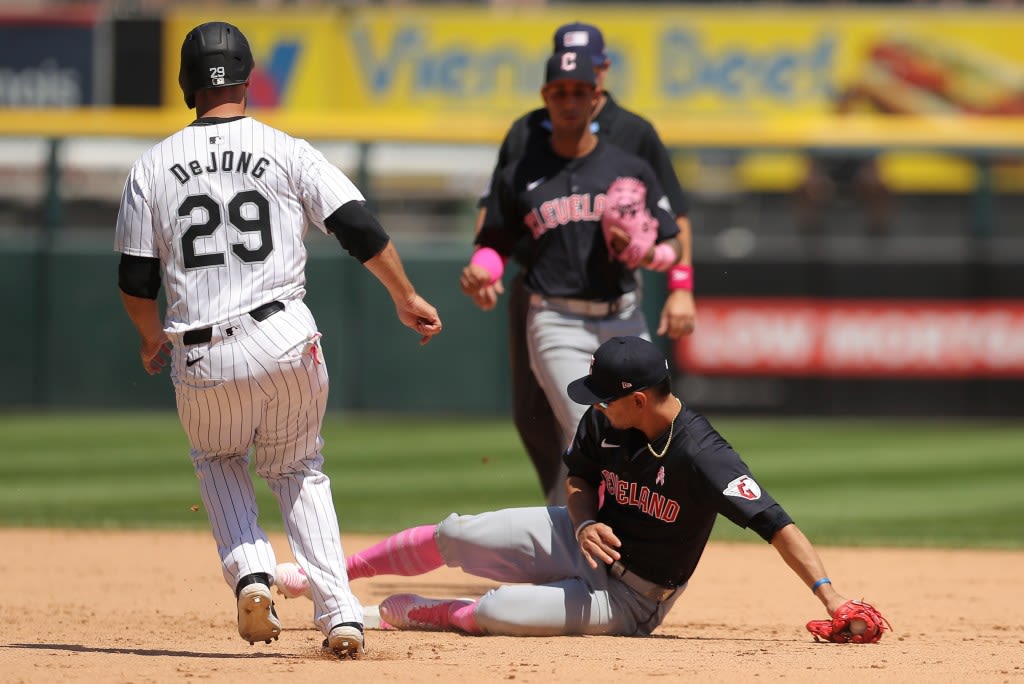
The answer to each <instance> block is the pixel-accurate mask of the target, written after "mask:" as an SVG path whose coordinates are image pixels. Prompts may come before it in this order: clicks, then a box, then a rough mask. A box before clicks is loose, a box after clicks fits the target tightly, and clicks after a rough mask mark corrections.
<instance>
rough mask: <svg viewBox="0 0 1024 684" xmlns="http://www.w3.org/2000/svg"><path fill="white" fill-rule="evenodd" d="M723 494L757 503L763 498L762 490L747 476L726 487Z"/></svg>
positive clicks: (741, 476)
mask: <svg viewBox="0 0 1024 684" xmlns="http://www.w3.org/2000/svg"><path fill="white" fill-rule="evenodd" d="M722 493H723V494H725V495H726V496H735V497H738V498H740V499H747V500H748V501H757V500H758V499H760V498H761V488H760V487H758V486H757V483H756V482H754V479H753V478H751V477H747V476H746V475H740V476H739V477H737V478H736V479H735V480H733V481H732V482H730V483H729V484H728V485H726V487H725V489H724V490H722Z"/></svg>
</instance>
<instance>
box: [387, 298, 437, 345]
mask: <svg viewBox="0 0 1024 684" xmlns="http://www.w3.org/2000/svg"><path fill="white" fill-rule="evenodd" d="M395 311H396V312H397V313H398V320H400V321H402V324H403V325H404V326H405V327H407V328H410V329H411V330H413V331H415V332H417V333H419V335H420V344H421V345H424V344H426V343H427V342H430V339H431V338H432V337H433V336H434V335H436V334H438V333H439V332H441V328H442V325H441V318H440V317H439V316H438V315H437V309H435V308H434V307H433V306H431V305H430V303H429V302H427V300H425V299H423V297H420V296H419V295H413V296H412V297H411V298H410V299H408V300H407V301H405V302H403V303H401V304H398V303H396V305H395Z"/></svg>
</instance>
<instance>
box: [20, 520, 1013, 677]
mask: <svg viewBox="0 0 1024 684" xmlns="http://www.w3.org/2000/svg"><path fill="white" fill-rule="evenodd" d="M272 541H273V542H274V545H275V549H276V550H277V553H278V554H279V560H280V561H285V560H291V554H290V552H289V551H288V547H287V544H286V543H285V541H284V539H283V537H281V536H280V535H273V536H272ZM374 541H376V539H374V538H370V537H365V536H357V535H347V536H346V537H345V545H346V551H348V552H353V551H357V550H359V549H362V548H365V547H366V546H369V545H370V544H372V543H373V542H374ZM819 551H820V552H821V555H822V557H823V559H824V561H825V565H826V567H827V568H828V569H829V574H830V575H831V577H832V578H833V579H834V580H835V583H836V588H837V589H838V590H839V591H840V592H841V593H843V594H844V595H846V596H848V597H849V598H862V597H863V598H865V599H867V600H868V601H869V602H871V603H873V604H875V605H876V606H877V607H878V608H879V609H881V610H882V612H883V613H884V614H885V615H886V616H887V617H888V618H889V619H890V621H891V622H892V625H893V628H894V630H895V631H894V632H892V633H887V634H886V635H885V637H884V638H883V639H882V641H881V643H879V644H875V645H859V646H858V645H837V644H820V643H815V642H814V641H813V639H812V638H811V636H810V635H809V634H808V633H807V632H806V631H805V629H804V623H805V622H806V621H807V620H809V619H817V618H821V617H824V611H823V609H822V607H821V604H820V603H819V602H818V601H817V599H815V598H813V597H812V596H811V594H810V593H809V592H808V591H807V588H806V587H804V586H803V585H802V584H801V583H800V582H799V581H798V580H797V579H796V577H795V576H794V575H793V574H792V573H791V572H790V571H789V569H788V568H787V567H786V566H785V565H784V563H783V562H782V561H781V559H779V558H778V556H777V554H776V553H775V551H774V550H773V549H772V548H771V547H770V546H768V545H766V544H762V543H752V544H723V543H712V544H711V546H710V547H709V548H708V550H707V553H706V554H705V556H704V559H703V560H702V562H701V565H700V567H699V568H698V570H697V573H696V575H695V576H694V578H693V581H692V582H691V584H690V587H689V588H688V589H687V591H686V593H685V594H684V595H683V597H682V598H680V599H679V602H678V603H677V604H676V606H675V608H674V609H673V612H672V613H671V614H670V615H669V617H668V620H667V621H666V622H665V624H664V625H662V627H661V628H660V629H658V630H657V631H656V632H655V634H654V636H652V637H648V638H623V637H558V638H550V639H545V638H510V637H467V636H462V635H459V634H454V633H431V632H399V631H370V632H368V646H369V648H370V652H369V653H368V655H367V657H366V658H364V659H363V660H360V661H347V662H340V661H338V660H336V659H333V658H327V657H325V656H323V655H321V653H320V643H321V640H322V636H321V634H320V633H319V632H318V631H317V630H316V629H315V628H313V626H312V624H311V622H310V618H311V615H312V604H311V603H310V602H309V601H307V600H305V599H294V600H291V601H286V600H283V599H281V600H279V601H278V612H279V614H280V616H281V619H282V622H283V623H284V626H285V629H284V632H283V633H282V635H281V639H280V640H279V641H277V642H274V643H273V644H272V645H269V646H267V645H263V644H257V645H255V646H250V645H249V644H247V643H245V642H243V641H242V640H241V639H240V638H239V637H238V633H237V631H236V626H235V606H234V600H233V598H232V595H231V591H230V590H229V589H228V588H227V586H226V585H225V584H224V581H223V579H222V578H221V574H220V569H219V565H218V563H217V559H216V552H215V548H214V543H213V540H212V537H210V535H209V534H207V533H205V532H135V531H133V532H103V531H63V530H41V529H33V530H20V529H0V569H2V571H3V577H4V589H3V598H2V600H0V680H2V681H4V682H12V683H17V682H90V683H93V682H132V683H148V682H183V681H203V682H206V681H209V682H246V683H247V684H254V683H256V682H260V683H261V684H262V683H263V682H287V684H305V683H307V682H310V683H312V682H315V683H316V684H324V683H329V682H335V681H337V682H343V681H349V682H384V681H390V682H450V681H456V680H461V682H462V683H463V684H475V683H477V682H528V683H535V682H536V683H540V682H556V681H557V682H560V683H561V682H587V683H588V684H593V683H596V682H617V683H620V684H621V683H624V682H637V681H640V682H646V681H658V682H681V681H692V682H733V683H735V682H755V681H756V682H764V681H777V680H779V681H786V682H821V681H859V682H1024V611H1022V610H1021V607H1022V605H1024V580H1022V578H1024V552H1017V551H1014V552H1010V551H960V550H907V549H845V548H832V547H819ZM493 586H495V585H494V584H493V583H491V582H489V581H486V580H481V579H478V578H474V577H471V576H469V575H466V574H464V573H462V572H461V571H459V570H454V569H450V568H442V569H440V570H437V571H434V572H433V573H430V574H428V575H422V576H419V577H409V578H402V577H375V578H370V579H366V580H359V581H357V582H354V583H353V588H354V590H355V592H356V594H357V595H358V596H359V598H360V600H362V601H363V602H364V604H373V603H376V602H378V601H379V600H380V599H382V598H383V597H384V596H386V595H388V594H390V593H394V592H399V591H413V592H416V593H420V594H426V595H430V596H477V595H479V594H482V593H484V592H485V591H487V590H488V589H489V588H491V587H493Z"/></svg>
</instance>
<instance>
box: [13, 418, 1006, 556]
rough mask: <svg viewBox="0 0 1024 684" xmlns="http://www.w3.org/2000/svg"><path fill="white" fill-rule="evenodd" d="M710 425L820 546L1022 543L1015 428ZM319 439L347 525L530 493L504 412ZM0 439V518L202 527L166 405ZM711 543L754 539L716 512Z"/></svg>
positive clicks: (865, 423) (18, 426)
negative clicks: (164, 409)
mask: <svg viewBox="0 0 1024 684" xmlns="http://www.w3.org/2000/svg"><path fill="white" fill-rule="evenodd" d="M712 418H713V419H714V417H712ZM714 420H715V423H716V426H717V427H718V428H719V430H720V431H721V432H722V433H723V434H724V435H725V436H726V438H727V439H729V440H730V442H731V443H732V444H733V446H735V447H736V449H737V450H738V451H739V452H740V454H742V455H743V457H744V460H746V462H747V463H748V464H749V465H750V467H751V469H752V470H753V472H754V474H755V476H756V477H757V479H758V481H759V483H760V484H761V486H762V487H763V488H765V489H766V490H767V491H769V492H770V493H771V494H772V495H774V496H775V497H776V498H777V499H778V500H779V501H780V502H782V504H783V505H784V507H785V508H786V509H787V511H789V513H790V515H792V516H793V518H794V519H795V520H796V521H797V522H798V523H799V524H800V526H801V528H802V529H803V530H804V531H805V532H806V533H807V534H808V535H809V536H810V537H811V539H812V540H813V541H814V542H815V543H816V544H818V545H833V544H851V545H890V546H937V547H976V548H1024V528H1022V526H1021V521H1022V520H1024V425H1022V424H1020V423H1012V422H1008V421H1006V422H997V421H991V422H979V421H970V422H968V421H948V420H947V421H924V420H915V421H903V420H866V419H864V420H810V419H802V420H797V419H772V420H767V419H759V420H751V419H739V418H720V419H714ZM323 434H324V439H325V441H326V447H325V455H326V458H327V464H326V471H327V473H328V475H330V477H331V481H332V485H333V489H334V497H335V504H336V506H337V509H338V514H339V520H340V522H341V527H342V531H343V532H367V533H375V532H391V531H395V530H397V529H401V528H403V527H406V526H409V525H415V524H422V523H427V522H434V521H437V520H440V519H441V518H442V517H444V516H446V515H447V514H448V513H450V512H452V511H457V512H460V513H474V512H479V511H483V510H492V509H496V508H503V507H507V506H530V505H540V504H541V503H542V498H541V496H540V491H539V488H538V486H537V483H536V479H535V477H534V473H533V470H532V468H531V466H530V465H529V463H528V461H527V458H526V456H525V455H524V454H523V452H522V450H521V447H520V445H519V442H518V440H517V437H516V434H515V431H514V429H513V428H512V426H511V422H510V421H509V420H506V419H493V420H482V419H467V420H458V419H452V418H431V417H412V418H410V417H407V416H403V417H388V416H367V415H331V416H329V417H328V420H327V422H326V424H325V426H324V433H323ZM0 444H2V447H0V526H6V527H11V526H53V527H83V528H194V529H205V528H206V526H207V523H206V517H205V515H204V514H203V513H202V511H201V510H200V511H199V512H193V511H192V510H191V507H192V506H193V505H195V504H199V503H200V499H199V489H198V486H197V485H196V482H195V477H194V475H193V473H192V467H191V463H190V461H189V458H188V443H187V441H186V439H185V436H184V433H183V432H182V430H181V427H180V426H179V425H178V422H177V417H176V416H175V415H174V413H171V412H168V413H160V414H154V413H131V412H125V413H88V414H74V413H72V414H62V413H45V414H37V413H9V414H6V415H0ZM256 489H257V493H258V495H259V497H260V498H259V502H260V510H261V511H262V519H263V521H264V523H265V524H266V526H267V528H268V529H271V530H280V529H281V525H280V522H279V521H280V515H279V514H278V512H277V506H276V503H275V502H274V500H273V498H272V497H271V496H270V493H269V491H268V489H267V487H266V485H265V484H263V483H262V482H257V487H256ZM715 538H716V539H729V540H745V541H756V540H757V537H756V536H755V535H754V534H753V533H752V532H750V531H748V530H741V529H739V528H736V527H735V526H734V525H732V524H731V523H729V522H727V521H725V520H724V519H720V521H719V524H718V525H717V526H716V530H715Z"/></svg>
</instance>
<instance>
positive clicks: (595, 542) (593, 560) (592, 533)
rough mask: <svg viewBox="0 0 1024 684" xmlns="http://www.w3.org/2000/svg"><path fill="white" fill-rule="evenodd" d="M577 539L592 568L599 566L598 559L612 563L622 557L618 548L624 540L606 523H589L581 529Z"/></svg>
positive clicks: (606, 563)
mask: <svg viewBox="0 0 1024 684" xmlns="http://www.w3.org/2000/svg"><path fill="white" fill-rule="evenodd" d="M576 541H578V542H579V544H580V551H581V552H582V553H583V557H584V558H585V559H586V560H587V563H589V564H590V567H592V568H595V569H596V568H597V567H598V565H597V563H598V561H600V562H601V563H604V564H605V565H611V564H612V563H614V562H615V561H617V560H619V558H620V555H619V552H618V551H617V550H616V549H618V548H619V547H620V546H622V542H620V541H619V538H618V537H616V536H615V533H614V532H612V528H611V527H609V526H608V525H605V524H604V523H594V524H593V525H587V526H586V527H584V528H583V529H582V530H580V534H579V537H577V539H576Z"/></svg>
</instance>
